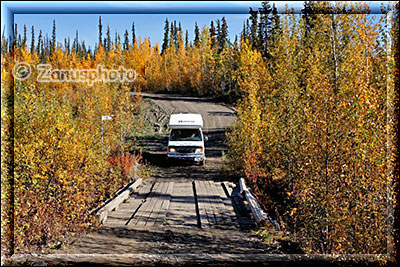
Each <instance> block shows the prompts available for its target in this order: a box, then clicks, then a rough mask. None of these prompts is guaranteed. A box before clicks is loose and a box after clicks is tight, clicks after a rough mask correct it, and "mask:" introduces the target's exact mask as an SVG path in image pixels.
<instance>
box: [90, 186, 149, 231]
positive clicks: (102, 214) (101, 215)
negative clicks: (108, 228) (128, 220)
mask: <svg viewBox="0 0 400 267" xmlns="http://www.w3.org/2000/svg"><path fill="white" fill-rule="evenodd" d="M141 184H142V179H141V178H139V179H137V180H136V181H135V182H134V183H133V184H131V185H130V186H129V187H128V188H126V189H125V190H123V192H121V193H120V194H119V195H118V196H116V197H115V198H114V199H113V200H112V201H110V202H109V203H108V204H107V205H105V206H104V207H102V208H101V209H100V210H99V211H97V213H96V217H97V220H98V222H99V223H103V222H104V221H105V220H106V219H107V216H108V213H109V212H110V211H112V210H114V209H117V208H118V206H119V204H121V202H123V201H124V200H126V199H127V198H129V195H130V194H131V193H132V192H134V191H135V190H136V189H137V188H138V187H139V186H140V185H141Z"/></svg>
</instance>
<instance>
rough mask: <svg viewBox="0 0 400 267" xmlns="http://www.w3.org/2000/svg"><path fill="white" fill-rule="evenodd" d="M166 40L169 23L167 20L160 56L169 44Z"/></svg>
mask: <svg viewBox="0 0 400 267" xmlns="http://www.w3.org/2000/svg"><path fill="white" fill-rule="evenodd" d="M168 38H169V22H168V19H165V26H164V40H163V44H162V47H161V55H163V54H164V52H165V50H166V49H167V48H168V43H169V40H168Z"/></svg>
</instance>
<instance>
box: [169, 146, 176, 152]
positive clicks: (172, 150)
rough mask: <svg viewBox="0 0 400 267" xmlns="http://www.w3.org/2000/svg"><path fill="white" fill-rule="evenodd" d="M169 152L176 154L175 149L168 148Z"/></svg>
mask: <svg viewBox="0 0 400 267" xmlns="http://www.w3.org/2000/svg"><path fill="white" fill-rule="evenodd" d="M168 152H176V149H175V148H173V147H169V148H168Z"/></svg>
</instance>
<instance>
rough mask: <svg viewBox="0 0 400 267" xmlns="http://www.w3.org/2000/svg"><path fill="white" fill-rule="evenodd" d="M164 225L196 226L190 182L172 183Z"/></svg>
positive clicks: (194, 206)
mask: <svg viewBox="0 0 400 267" xmlns="http://www.w3.org/2000/svg"><path fill="white" fill-rule="evenodd" d="M164 225H168V226H174V227H176V226H191V227H196V226H197V214H196V205H195V199H194V195H193V186H192V183H191V182H184V183H175V184H174V187H173V191H172V195H171V200H170V206H169V209H168V212H167V216H166V219H165V223H164Z"/></svg>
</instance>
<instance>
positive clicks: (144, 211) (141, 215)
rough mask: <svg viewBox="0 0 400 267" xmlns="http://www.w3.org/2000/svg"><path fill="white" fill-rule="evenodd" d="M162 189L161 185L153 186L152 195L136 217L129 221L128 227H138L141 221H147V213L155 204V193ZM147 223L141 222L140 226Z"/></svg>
mask: <svg viewBox="0 0 400 267" xmlns="http://www.w3.org/2000/svg"><path fill="white" fill-rule="evenodd" d="M159 187H160V183H155V184H154V186H153V189H152V190H151V192H150V194H149V195H148V196H147V198H146V200H145V202H144V203H143V204H142V206H141V207H140V208H139V210H138V211H137V213H136V214H135V216H134V217H133V218H132V219H131V220H130V221H129V223H128V225H137V224H138V222H139V221H141V220H146V215H147V212H148V210H149V208H150V206H151V205H152V204H153V203H152V202H153V201H154V199H153V198H152V196H153V195H154V192H156V191H157V190H158V188H159ZM145 222H146V221H144V222H141V223H140V224H142V225H143V224H144V223H145Z"/></svg>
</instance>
